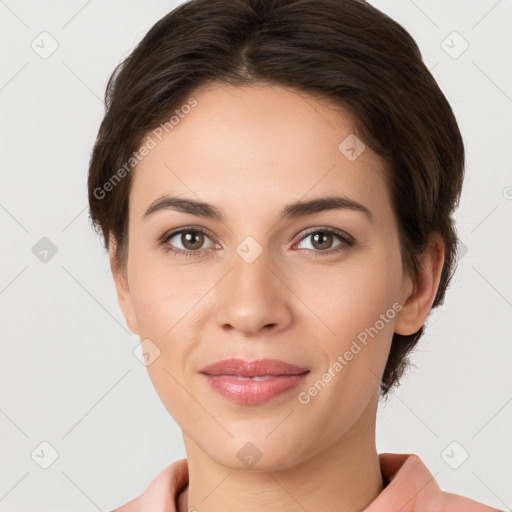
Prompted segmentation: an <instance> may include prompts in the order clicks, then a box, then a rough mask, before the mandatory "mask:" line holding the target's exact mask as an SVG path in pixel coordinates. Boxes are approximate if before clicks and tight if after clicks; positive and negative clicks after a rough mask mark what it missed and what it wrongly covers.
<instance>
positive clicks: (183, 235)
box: [161, 229, 215, 256]
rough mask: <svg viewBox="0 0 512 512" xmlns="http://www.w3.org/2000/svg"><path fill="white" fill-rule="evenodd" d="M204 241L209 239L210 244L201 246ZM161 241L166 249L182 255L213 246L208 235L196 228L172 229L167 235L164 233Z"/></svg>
mask: <svg viewBox="0 0 512 512" xmlns="http://www.w3.org/2000/svg"><path fill="white" fill-rule="evenodd" d="M206 241H209V242H210V245H207V246H206V247H203V246H204V245H205V242H206ZM161 243H162V244H163V245H164V248H165V249H166V250H168V251H172V252H174V253H176V254H180V255H184V256H188V255H193V254H196V253H198V252H203V251H206V250H208V249H211V248H213V247H214V246H215V244H214V243H213V242H212V240H211V239H210V237H209V236H208V235H207V234H206V233H203V231H201V230H198V229H181V230H180V231H174V232H173V233H170V234H169V235H165V236H164V237H163V239H162V241H161Z"/></svg>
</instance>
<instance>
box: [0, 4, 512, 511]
mask: <svg viewBox="0 0 512 512" xmlns="http://www.w3.org/2000/svg"><path fill="white" fill-rule="evenodd" d="M178 3H179V2H171V1H161V0H152V1H146V2H126V1H123V2H121V1H120V0H119V1H114V0H109V1H101V2H100V0H89V1H82V0H73V1H66V2H64V1H60V2H57V1H46V2H38V1H35V0H30V1H28V0H27V1H16V0H5V1H3V0H0V52H1V57H0V58H1V60H0V62H1V66H0V109H1V120H2V123H1V134H0V140H1V152H0V159H1V160H0V169H1V180H2V183H1V187H0V222H1V227H2V238H1V240H2V249H1V251H0V265H1V266H0V307H1V309H0V314H1V334H2V337H1V341H2V357H1V358H0V379H1V382H0V390H1V396H0V398H1V403H0V429H1V430H0V432H1V440H2V443H1V453H0V465H1V466H0V468H1V469H0V470H1V475H0V511H1V512H4V511H5V512H6V511H9V512H18V511H28V510H35V511H52V512H56V511H64V510H66V511H69V510H73V511H84V512H87V511H91V512H92V511H95V510H103V511H107V510H111V509H112V508H114V507H116V506H120V505H121V504H123V503H125V502H127V501H128V500H130V499H132V498H133V497H135V496H136V495H138V494H140V493H141V492H142V491H143V490H144V488H145V487H146V486H147V485H148V484H149V482H150V481H151V480H152V479H153V478H154V477H155V476H156V475H157V473H158V472H159V471H161V470H162V469H163V468H164V467H165V466H166V465H168V464H169V463H170V462H172V461H174V460H176V459H178V458H181V457H184V456H185V451H184V447H183V442H182V438H181V432H180V429H179V428H178V426H177V425H176V423H175V422H174V420H173V419H172V418H171V417H170V416H169V415H168V413H167V411H166V410H165V408H164V406H163V405H162V403H161V402H160V400H159V398H158V396H157V394H156V392H155V390H154V389H153V387H152V384H151V381H150V379H149V377H148V375H147V370H146V368H145V367H144V366H143V364H141V363H140V362H139V360H138V359H137V358H136V357H135V356H134V354H133V350H134V348H135V347H136V346H137V344H138V341H139V340H138V338H137V337H136V336H134V335H132V334H131V333H130V332H129V331H128V330H127V328H126V326H125V323H124V319H123V317H122V315H121V312H120V309H119V307H118V304H117V301H116V296H115V289H114V284H113V281H112V278H111V275H110V270H109V265H108V258H107V256H106V253H105V252H104V250H103V249H102V246H101V243H100V239H99V238H98V237H97V236H96V234H95V233H94V232H93V230H92V229H91V227H90V226H89V223H88V218H87V199H86V171H87V164H88V159H89V155H90V151H91V148H92V144H93V142H94V138H95V135H96V132H97V130H98V127H99V124H100V121H101V119H102V116H103V104H102V97H103V93H104V89H105V86H106V83H107V79H108V77H109V76H110V73H111V71H112V70H113V68H114V66H115V65H116V64H117V63H118V62H120V60H121V59H122V58H124V57H125V56H126V55H127V54H128V53H129V52H130V51H131V49H132V48H133V47H134V45H135V44H136V43H137V42H138V41H139V40H140V39H141V38H142V37H143V35H144V34H145V33H146V32H147V30H148V29H149V28H150V27H151V26H152V25H153V24H154V23H155V22H156V21H157V20H158V19H159V18H160V17H162V16H163V15H164V14H165V13H167V12H168V11H170V10H171V9H172V8H173V7H174V6H175V5H177V4H178ZM371 3H373V4H374V5H376V6H377V7H378V8H380V9H381V10H383V11H384V12H386V13H387V14H389V15H390V16H391V17H393V18H394V19H395V20H397V21H398V22H399V23H401V24H402V25H403V26H405V28H407V29H408V30H409V31H410V32H411V34H412V35H413V36H414V37H415V39H416V40H417V41H418V44H419V46H420V48H421V50H422V53H423V56H424V60H425V62H426V64H427V65H428V67H429V68H430V69H432V72H433V74H434V76H435V77H436V79H437V81H438V83H439V85H440V87H441V88H442V89H443V91H444V92H445V94H446V96H447V98H448V100H449V101H450V103H451V105H452V107H453V109H454V111H455V114H456V116H457V119H458V121H459V124H460V128H461V131H462V133H463V136H464V140H465V143H466V149H467V178H466V182H465V186H464V191H463V196H462V200H461V206H460V209H459V211H458V213H457V220H458V231H459V234H460V236H461V238H462V241H463V245H462V246H461V248H460V249H461V251H460V254H461V259H460V264H459V268H458V271H457V274H456V276H455V277H454V280H453V284H452V286H451V288H450V290H449V291H448V294H447V297H446V303H445V305H444V306H443V307H442V308H441V309H440V310H435V311H434V312H433V313H432V314H431V316H430V317H429V319H428V322H427V323H428V332H427V334H426V335H425V336H424V338H423V339H422V341H421V343H420V345H419V347H418V349H417V351H416V353H415V355H414V358H413V360H414V363H415V365H416V368H412V369H411V371H410V372H409V374H408V377H407V379H406V380H405V381H404V383H403V384H402V386H401V387H400V388H399V389H398V391H397V392H396V393H395V394H394V395H393V396H392V397H391V398H390V400H389V402H388V403H387V404H386V405H385V406H381V407H380V409H379V414H378V430H377V448H378V451H379V452H383V451H392V452H409V453H417V454H418V455H420V457H421V458H422V459H423V461H424V462H425V464H426V465H427V466H428V468H429V469H430V471H431V472H432V474H433V475H434V476H435V478H436V480H437V482H438V483H439V485H440V486H441V488H442V489H444V490H446V491H449V492H454V493H457V494H463V495H465V496H468V497H471V498H473V499H476V500H478V501H482V502H484V503H486V504H489V505H492V506H495V507H497V508H500V509H503V510H511V507H512V485H511V483H512V467H511V466H512V463H511V461H512V445H511V442H510V432H511V431H512V429H511V427H512V372H511V362H512V343H511V334H510V332H511V327H512V271H511V262H512V229H511V227H510V224H511V222H510V221H511V219H512V173H511V162H510V160H511V158H510V148H511V143H512V137H511V135H512V129H511V124H510V118H511V115H512V71H511V64H510V63H511V62H512V36H511V30H510V26H511V22H512V2H511V1H510V0H501V1H496V0H480V1H468V0H450V1H446V0H436V1H432V0H430V1H427V0H415V1H412V0H392V1H389V0H388V1H384V0H380V1H373V2H371ZM45 31H46V32H48V33H49V34H50V35H49V36H48V35H42V36H41V35H40V34H41V33H42V32H45ZM454 31H456V32H458V33H459V34H460V37H459V36H457V35H456V34H455V35H454V34H453V32H454ZM54 41H55V42H54ZM464 41H467V43H468V44H469V47H468V48H467V49H466V50H465V51H464V52H463V53H461V52H462V50H463V49H464V47H465V42H464ZM52 44H53V45H55V44H58V48H56V50H55V51H54V52H53V53H52V54H51V55H46V54H44V52H49V51H50V50H51V49H52ZM459 54H460V55H459ZM43 57H45V58H43ZM43 237H47V238H48V239H49V240H50V241H51V243H52V244H54V246H55V247H56V249H57V252H56V254H53V253H52V250H51V247H50V248H48V244H49V243H48V241H47V240H43V241H41V239H42V238H43ZM34 247H35V249H33V248H34ZM44 250H49V252H48V253H47V254H46V261H41V258H43V259H44V255H45V253H44ZM40 251H43V252H40ZM43 442H46V443H49V444H50V445H51V446H52V447H53V449H54V450H56V452H57V454H58V458H57V459H56V460H55V461H54V462H53V463H52V464H51V465H50V466H49V467H48V468H47V469H43V468H42V467H41V464H42V465H45V464H49V463H50V462H52V459H51V453H52V449H51V448H49V447H48V446H47V445H46V444H43V445H41V443H43ZM452 443H454V444H452ZM447 447H448V448H447ZM466 452H467V453H468V454H469V457H468V458H467V460H465V461H464V462H463V463H462V464H461V465H460V466H459V467H458V468H457V469H454V468H453V467H452V466H457V465H459V464H460V462H461V461H462V460H463V458H464V456H465V453H466ZM37 454H39V456H37ZM43 454H44V455H43Z"/></svg>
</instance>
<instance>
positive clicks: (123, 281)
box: [108, 233, 139, 335]
mask: <svg viewBox="0 0 512 512" xmlns="http://www.w3.org/2000/svg"><path fill="white" fill-rule="evenodd" d="M108 254H109V259H110V270H111V271H112V276H113V277H114V283H115V285H116V292H117V302H118V303H119V306H120V307H121V310H122V312H123V315H124V318H125V320H126V325H127V326H128V329H130V331H131V332H132V333H133V334H137V335H138V334H139V329H138V327H137V319H136V316H135V309H134V307H133V302H132V297H131V294H130V288H129V286H128V276H127V275H125V272H124V270H123V269H121V267H120V265H119V261H118V258H117V241H116V239H115V237H114V235H113V234H112V233H110V235H109V239H108Z"/></svg>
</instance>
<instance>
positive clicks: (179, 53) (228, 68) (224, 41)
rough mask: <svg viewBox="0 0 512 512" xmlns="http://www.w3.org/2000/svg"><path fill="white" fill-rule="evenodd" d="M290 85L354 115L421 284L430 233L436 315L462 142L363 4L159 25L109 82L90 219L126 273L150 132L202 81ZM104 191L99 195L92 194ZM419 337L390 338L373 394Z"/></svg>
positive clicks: (395, 32) (213, 14)
mask: <svg viewBox="0 0 512 512" xmlns="http://www.w3.org/2000/svg"><path fill="white" fill-rule="evenodd" d="M210 82H212V83H216V82H219V83H229V84H233V85H244V84H250V83H256V82H263V83H270V84H276V85H282V86H286V87H292V88H295V89H297V90H302V91H305V92H307V93H311V94H314V95H316V96H320V97H323V98H327V99H329V100H332V101H333V102H334V103H335V104H337V105H340V106H342V107H344V108H346V109H348V111H349V112H351V113H352V115H353V117H354V119H355V121H356V124H357V130H358V132H359V133H360V134H362V138H363V140H364V143H365V144H367V145H368V146H369V147H370V148H371V149H373V150H374V151H375V152H376V153H377V154H378V155H380V156H381V157H382V158H383V159H384V161H385V162H386V163H387V165H388V166H389V168H390V169H391V173H390V176H389V179H388V186H389V190H390V194H391V198H392V207H393V210H394V213H395V215H396V218H397V220H398V225H399V239H400V250H401V255H402V262H403V266H404V269H405V271H406V272H407V274H408V275H410V276H412V277H413V278H416V277H417V275H418V270H419V259H418V258H419V257H420V256H421V254H422V253H423V252H424V250H425V248H426V245H427V242H428V236H429V234H430V233H432V232H438V233H440V235H441V236H442V238H443V240H444V243H445V261H444V266H443V269H442V273H441V278H440V284H439V288H438V291H437V294H436V296H435V300H434V302H433V305H432V307H436V306H438V305H440V304H442V303H443V301H444V296H445V291H446V288H447V286H448V283H449V282H450V280H451V278H452V276H453V273H454V271H455V267H456V261H457V258H456V254H457V242H458V239H457V233H456V230H455V222H454V220H453V218H452V213H453V211H454V209H455V208H456V207H457V206H458V202H459V197H460V193H461V189H462V183H463V178H464V158H465V157H464V146H463V141H462V137H461V134H460V132H459V129H458V126H457V122H456V119H455V117H454V114H453V112H452V109H451V108H450V105H449V103H448V101H447V99H446V98H445V96H444V95H443V93H442V91H441V90H440V88H439V86H438V85H437V83H436V81H435V79H434V78H433V76H432V75H431V73H430V72H429V70H428V68H427V67H426V66H425V64H424V62H423V60H422V57H421V54H420V51H419V48H418V46H417V44H416V42H415V41H414V39H413V38H412V37H411V35H410V34H409V33H408V32H407V31H406V30H405V29H404V28H403V27H402V26H400V25H399V24H398V23H397V22H395V21H394V20H392V19H391V18H390V17H388V16H387V15H385V14H384V13H382V12H381V11H379V10H378V9H376V8H374V7H372V6H371V5H369V4H367V3H366V2H364V1H363V0H191V1H188V2H185V3H183V4H181V5H180V6H178V7H177V8H176V9H174V10H173V11H172V12H170V13H169V14H167V15H166V16H164V17H163V18H162V19H161V20H159V21H158V22H157V23H156V24H155V25H154V26H153V27H152V28H151V29H150V31H149V32H148V33H147V34H146V36H145V37H144V38H143V39H142V40H141V41H140V43H139V44H138V45H137V46H136V48H135V49H134V50H133V52H132V53H131V54H130V55H129V56H128V57H127V58H126V59H125V60H124V61H123V62H121V63H120V64H119V65H118V66H117V67H116V69H115V70H114V72H113V73H112V76H111V77H110V80H109V82H108V85H107V89H106V93H105V107H106V113H105V117H104V119H103V121H102V123H101V126H100V129H99V132H98V136H97V139H96V143H95V145H94V149H93V152H92V156H91V160H90V167H89V176H88V187H89V191H88V194H89V206H90V219H91V221H92V224H93V226H94V227H95V228H96V229H97V230H98V232H100V231H99V230H101V234H102V235H103V238H104V243H105V247H108V238H109V234H110V233H111V234H112V235H113V236H114V237H115V240H116V242H117V246H116V247H117V248H116V255H117V258H118V261H119V264H120V268H122V269H125V264H126V255H127V248H128V247H127V246H128V239H127V234H128V200H129V194H130V184H131V182H132V179H131V173H130V172H124V173H122V174H123V179H120V180H118V182H115V183H112V181H110V183H111V186H110V187H108V194H106V193H105V191H106V190H107V189H106V188H105V187H104V185H105V184H106V183H107V182H109V180H112V177H113V175H114V173H115V172H116V171H117V170H118V169H121V168H123V166H124V169H125V170H126V162H128V161H129V160H130V157H132V155H133V154H134V152H135V151H136V150H137V148H138V147H140V144H141V142H142V140H143V137H144V136H145V135H147V133H148V132H149V131H150V130H154V129H155V128H156V127H158V126H159V125H161V124H162V123H164V122H165V121H166V120H168V119H169V115H170V114H172V112H173V111H174V110H175V109H176V108H177V107H179V106H181V105H183V103H186V98H187V97H189V96H190V95H191V94H193V92H194V91H195V90H197V89H198V88H200V87H201V86H204V85H206V84H208V83H210ZM100 190H101V191H102V192H101V194H100V193H99V192H98V191H100ZM423 331H424V326H422V327H421V328H420V329H419V330H418V331H417V332H416V333H414V334H412V335H409V336H403V335H399V334H397V333H394V335H393V340H392V345H391V350H390V354H389V357H388V361H387V363H386V367H385V370H384V374H383V378H382V381H381V384H380V392H381V394H382V395H387V394H388V392H389V391H390V389H391V388H392V387H393V386H394V385H395V384H397V383H398V382H399V380H400V379H401V377H402V375H403V374H404V371H405V370H406V368H407V366H408V365H409V360H408V355H409V352H410V351H411V350H412V348H413V347H414V346H415V345H416V343H417V342H418V340H419V339H420V337H421V336H422V334H423Z"/></svg>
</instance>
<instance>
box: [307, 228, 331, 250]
mask: <svg viewBox="0 0 512 512" xmlns="http://www.w3.org/2000/svg"><path fill="white" fill-rule="evenodd" d="M311 241H312V243H311V245H312V246H313V247H314V248H315V249H320V250H322V249H330V247H331V245H332V242H333V236H332V233H327V232H326V231H318V232H317V233H314V234H313V236H312V237H311Z"/></svg>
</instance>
